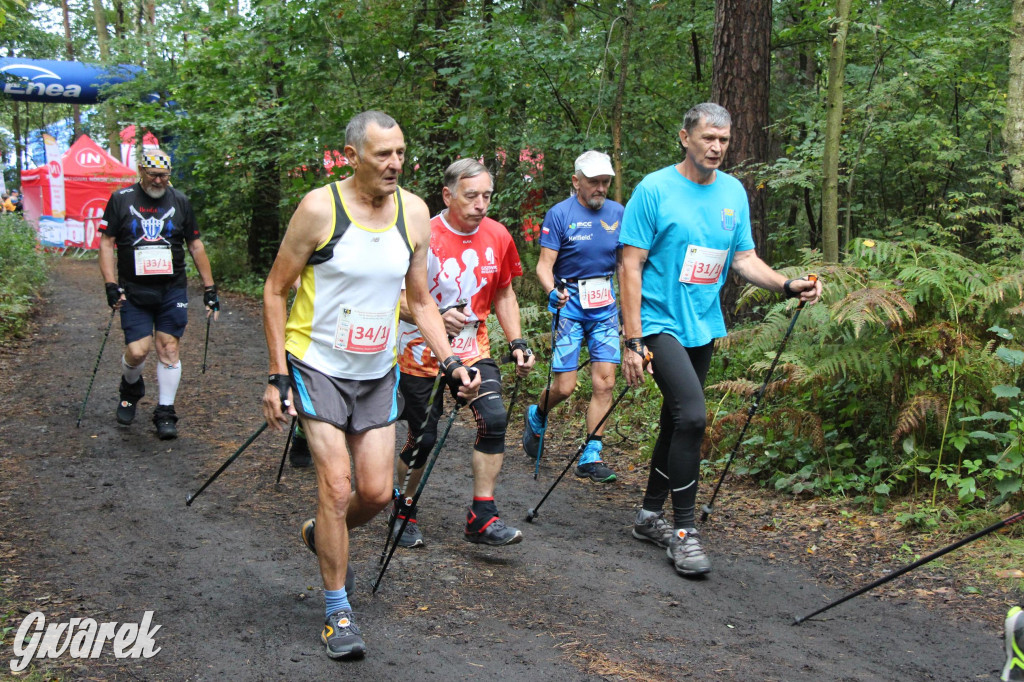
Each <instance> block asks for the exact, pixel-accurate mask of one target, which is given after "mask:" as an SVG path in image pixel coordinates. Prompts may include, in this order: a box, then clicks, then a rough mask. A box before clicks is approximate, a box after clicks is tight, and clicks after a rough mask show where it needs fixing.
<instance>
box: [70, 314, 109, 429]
mask: <svg viewBox="0 0 1024 682" xmlns="http://www.w3.org/2000/svg"><path fill="white" fill-rule="evenodd" d="M116 314H117V308H116V307H115V308H114V309H113V310H111V311H110V322H108V323H107V331H106V332H104V334H103V343H101V344H100V352H99V355H97V356H96V364H95V365H94V366H93V368H92V376H91V377H90V378H89V388H87V389H86V390H85V400H83V401H82V407H81V409H79V410H78V423H77V424H75V428H76V429H77V428H78V427H80V426H81V425H82V416H83V415H84V414H85V404H86V403H87V402H89V394H90V393H92V382H93V381H95V380H96V370H98V369H99V368H100V359H101V358H102V357H103V349H104V348H106V346H107V338H108V337H109V336H110V328H111V327H113V326H114V315H116Z"/></svg>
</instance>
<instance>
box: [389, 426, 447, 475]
mask: <svg viewBox="0 0 1024 682" xmlns="http://www.w3.org/2000/svg"><path fill="white" fill-rule="evenodd" d="M435 442H437V434H436V433H434V432H424V433H423V435H422V436H420V438H419V442H417V439H416V438H414V437H413V435H412V434H411V433H410V434H409V438H408V439H406V441H405V447H403V448H402V452H401V454H399V455H398V456H399V457H400V458H401V460H402V461H403V462H405V465H406V466H407V467H409V468H410V469H422V468H423V467H424V466H425V465H426V463H427V457H429V456H430V451H431V450H433V449H434V443H435Z"/></svg>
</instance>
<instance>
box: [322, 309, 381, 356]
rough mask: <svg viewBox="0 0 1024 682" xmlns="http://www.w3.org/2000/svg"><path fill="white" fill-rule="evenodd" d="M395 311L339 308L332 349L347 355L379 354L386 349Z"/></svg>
mask: <svg viewBox="0 0 1024 682" xmlns="http://www.w3.org/2000/svg"><path fill="white" fill-rule="evenodd" d="M394 323H395V311H393V310H390V311H383V312H372V311H366V310H353V309H352V308H346V307H345V306H340V307H339V311H338V325H337V327H336V328H335V332H334V348H335V349H337V350H345V351H348V352H349V353H363V354H370V353H381V352H383V351H385V350H387V348H388V341H389V340H390V339H391V333H392V328H393V327H394Z"/></svg>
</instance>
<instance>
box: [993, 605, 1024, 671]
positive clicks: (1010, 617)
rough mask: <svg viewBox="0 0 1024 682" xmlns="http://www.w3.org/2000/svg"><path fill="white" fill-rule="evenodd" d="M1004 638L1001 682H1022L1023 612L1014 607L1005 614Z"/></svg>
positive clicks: (1023, 654) (1023, 650)
mask: <svg viewBox="0 0 1024 682" xmlns="http://www.w3.org/2000/svg"><path fill="white" fill-rule="evenodd" d="M1003 627H1004V630H1005V638H1006V663H1005V664H1004V665H1003V674H1002V675H1001V676H1000V678H999V679H1000V680H1002V681H1003V682H1017V680H1024V610H1021V608H1020V607H1019V606H1014V607H1013V608H1012V609H1010V611H1009V612H1008V613H1007V614H1006V622H1005V623H1004V626H1003Z"/></svg>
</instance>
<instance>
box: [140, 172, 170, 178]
mask: <svg viewBox="0 0 1024 682" xmlns="http://www.w3.org/2000/svg"><path fill="white" fill-rule="evenodd" d="M145 173H146V176H147V177H149V178H151V179H153V180H166V179H167V178H169V177H171V174H170V173H154V172H153V171H150V170H147V171H145Z"/></svg>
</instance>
